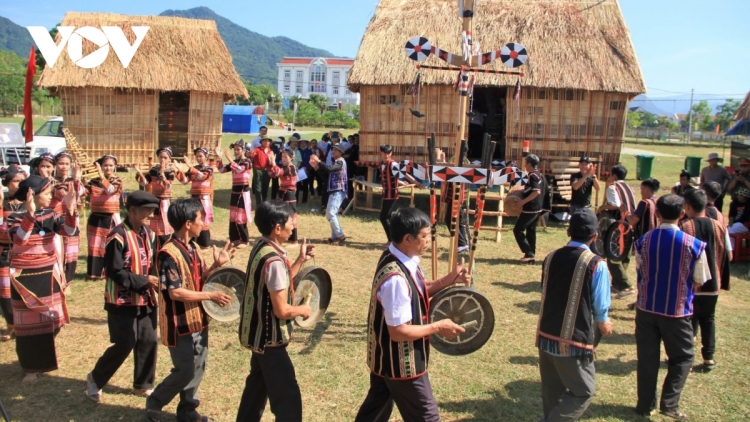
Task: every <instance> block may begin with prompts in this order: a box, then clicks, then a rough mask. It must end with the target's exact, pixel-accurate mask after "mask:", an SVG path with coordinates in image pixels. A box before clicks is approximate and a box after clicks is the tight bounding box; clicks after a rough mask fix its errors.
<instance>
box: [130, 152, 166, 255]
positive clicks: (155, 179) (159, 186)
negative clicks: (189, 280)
mask: <svg viewBox="0 0 750 422" xmlns="http://www.w3.org/2000/svg"><path fill="white" fill-rule="evenodd" d="M156 157H157V158H158V159H159V164H157V165H155V166H154V167H153V168H151V170H149V171H148V173H146V174H145V175H144V174H143V173H141V168H140V166H136V167H135V169H136V171H137V172H138V175H137V176H136V179H137V180H138V183H140V184H141V186H143V187H144V188H145V189H146V192H148V193H150V194H152V195H154V196H155V197H157V198H159V209H158V210H157V212H155V213H154V216H153V217H151V224H150V228H151V230H153V231H154V233H156V237H157V239H158V240H159V242H158V243H157V245H162V244H164V243H165V242H166V241H167V239H168V238H169V236H170V235H171V234H172V233H174V229H172V226H170V225H169V221H167V211H168V210H169V204H170V203H171V202H172V184H173V183H174V180H175V176H176V171H175V169H174V167H173V166H172V148H169V147H162V148H159V149H157V150H156Z"/></svg>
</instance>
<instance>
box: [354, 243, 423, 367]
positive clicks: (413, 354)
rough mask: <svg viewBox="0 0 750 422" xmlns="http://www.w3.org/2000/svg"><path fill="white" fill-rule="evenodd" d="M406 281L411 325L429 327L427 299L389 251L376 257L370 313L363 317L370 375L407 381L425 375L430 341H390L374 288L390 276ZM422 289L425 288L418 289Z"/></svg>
mask: <svg viewBox="0 0 750 422" xmlns="http://www.w3.org/2000/svg"><path fill="white" fill-rule="evenodd" d="M394 275H398V276H401V277H403V278H404V279H405V280H406V283H407V285H408V287H409V291H410V296H411V313H412V320H411V324H412V325H426V324H429V322H430V321H429V314H428V312H429V298H428V297H426V296H422V294H421V293H420V292H419V289H418V288H417V285H416V283H415V281H414V279H413V278H412V276H411V273H410V272H409V270H408V269H407V268H406V266H404V264H402V263H401V261H399V260H398V258H396V257H395V256H394V255H393V254H391V253H390V251H388V250H386V251H385V252H383V255H381V256H380V260H379V261H378V268H377V270H376V271H375V277H374V279H373V282H372V296H371V297H370V311H369V314H368V316H367V320H368V324H367V364H368V366H369V367H370V371H372V373H373V374H375V375H379V376H381V377H385V378H389V379H411V378H416V377H418V376H420V375H422V374H424V373H425V372H427V363H428V360H429V358H430V338H429V337H424V338H421V339H419V340H415V341H404V342H395V341H392V340H391V336H390V334H389V333H388V326H387V324H386V322H385V316H384V314H383V305H382V304H381V303H380V300H379V299H378V289H380V286H381V285H382V284H383V282H384V281H386V280H387V279H389V278H390V277H391V276H394ZM422 287H423V288H425V289H426V286H422Z"/></svg>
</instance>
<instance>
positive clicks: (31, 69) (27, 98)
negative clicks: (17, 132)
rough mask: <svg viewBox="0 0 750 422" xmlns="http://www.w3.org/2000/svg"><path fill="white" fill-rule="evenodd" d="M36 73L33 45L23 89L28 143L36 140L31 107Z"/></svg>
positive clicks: (25, 128) (25, 129)
mask: <svg viewBox="0 0 750 422" xmlns="http://www.w3.org/2000/svg"><path fill="white" fill-rule="evenodd" d="M34 75H36V52H35V51H34V46H33V45H32V46H31V52H30V53H29V64H28V65H27V66H26V87H25V88H24V91H23V116H24V117H25V118H26V121H25V125H24V131H25V137H26V143H27V144H28V143H29V142H31V141H33V140H34V123H33V121H32V111H33V110H32V107H31V89H32V88H33V86H34Z"/></svg>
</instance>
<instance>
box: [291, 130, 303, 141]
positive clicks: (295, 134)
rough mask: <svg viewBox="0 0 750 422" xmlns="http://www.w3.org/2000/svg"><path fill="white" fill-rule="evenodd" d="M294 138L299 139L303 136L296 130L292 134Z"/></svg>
mask: <svg viewBox="0 0 750 422" xmlns="http://www.w3.org/2000/svg"><path fill="white" fill-rule="evenodd" d="M292 138H297V140H299V139H300V138H301V136H300V134H299V133H296V132H295V133H294V134H292ZM290 141H291V139H290Z"/></svg>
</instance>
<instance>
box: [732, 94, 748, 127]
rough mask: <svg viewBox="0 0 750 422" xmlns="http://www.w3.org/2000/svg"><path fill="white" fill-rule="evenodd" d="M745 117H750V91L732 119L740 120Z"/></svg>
mask: <svg viewBox="0 0 750 422" xmlns="http://www.w3.org/2000/svg"><path fill="white" fill-rule="evenodd" d="M745 119H750V92H748V93H747V95H746V96H745V101H743V102H742V104H741V105H740V108H738V109H737V113H735V114H734V118H733V119H732V120H733V121H735V122H739V121H740V120H745Z"/></svg>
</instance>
